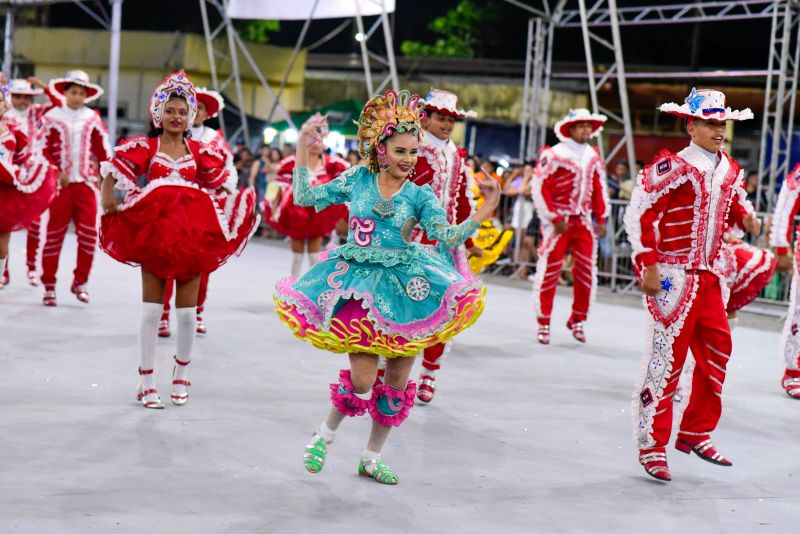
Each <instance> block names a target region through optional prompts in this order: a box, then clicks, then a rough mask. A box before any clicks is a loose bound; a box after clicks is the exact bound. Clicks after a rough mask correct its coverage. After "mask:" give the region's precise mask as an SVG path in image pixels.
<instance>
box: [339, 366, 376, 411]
mask: <svg viewBox="0 0 800 534" xmlns="http://www.w3.org/2000/svg"><path fill="white" fill-rule="evenodd" d="M331 402H332V403H333V405H334V406H335V407H336V409H337V410H339V412H340V413H341V414H342V415H344V416H346V417H356V416H358V415H364V414H365V413H367V405H368V404H369V401H366V400H364V399H362V398H359V397H358V396H357V395H356V388H355V387H353V382H352V380H350V370H349V369H342V370H341V371H339V381H338V382H336V383H333V384H331Z"/></svg>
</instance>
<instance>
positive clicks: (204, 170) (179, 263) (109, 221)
mask: <svg viewBox="0 0 800 534" xmlns="http://www.w3.org/2000/svg"><path fill="white" fill-rule="evenodd" d="M159 143H160V139H159V138H158V137H154V138H145V137H138V138H135V139H131V140H127V141H125V142H123V143H122V144H120V146H118V147H117V149H116V150H115V153H114V158H113V159H111V160H110V161H107V162H104V163H103V164H102V166H101V167H102V169H101V172H102V173H103V175H109V174H110V175H111V176H113V177H114V178H115V179H116V181H117V183H116V187H118V188H119V189H122V190H124V191H126V193H127V196H126V198H125V200H124V201H123V202H122V204H120V205H119V206H118V208H117V212H116V213H107V214H105V215H103V217H102V218H101V235H100V246H101V247H102V249H103V250H104V251H105V252H107V253H108V254H109V255H110V256H111V257H112V258H114V259H116V260H117V261H120V262H123V263H127V264H128V265H141V266H142V268H143V269H146V270H148V271H150V272H152V273H153V274H155V275H156V276H157V277H159V278H161V279H166V278H175V279H176V280H179V281H188V280H191V279H193V278H195V277H196V276H199V275H200V274H201V273H207V272H212V271H214V270H216V269H217V268H218V267H219V266H221V265H222V264H223V263H225V261H226V260H227V259H228V258H229V257H230V256H231V255H232V254H234V253H239V252H241V250H242V249H243V248H244V246H245V244H246V243H247V239H248V237H249V235H250V231H251V230H252V228H253V224H254V221H255V220H254V218H253V216H252V215H253V209H254V207H255V193H254V192H253V191H252V190H245V191H242V192H240V193H239V194H237V195H236V196H235V197H234V198H233V200H232V201H229V202H227V203H226V207H225V209H224V210H222V209H220V208H219V207H218V206H217V204H216V203H215V202H214V199H213V198H212V196H211V194H209V192H208V191H207V190H216V189H218V188H220V187H222V186H223V185H224V184H225V182H226V180H227V178H228V171H227V170H226V167H225V157H224V155H223V154H222V153H220V152H219V151H218V150H217V149H216V147H215V146H213V145H204V144H200V143H198V142H196V141H193V140H191V139H187V140H186V146H187V149H188V151H189V153H188V154H187V155H185V156H183V157H182V158H179V159H178V160H173V159H172V158H170V157H169V156H167V155H166V154H164V153H163V152H160V151H159ZM139 176H145V177H146V183H145V185H144V186H140V185H139V183H138V182H137V177H139Z"/></svg>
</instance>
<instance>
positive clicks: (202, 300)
mask: <svg viewBox="0 0 800 534" xmlns="http://www.w3.org/2000/svg"><path fill="white" fill-rule="evenodd" d="M208 276H209V273H203V274H202V275H200V288H199V289H198V291H197V315H202V314H203V310H205V307H206V295H207V294H208ZM174 291H175V279H174V278H167V279H166V280H165V281H164V312H163V313H162V314H161V320H162V321H167V320H169V310H170V301H171V300H172V293H173V292H174Z"/></svg>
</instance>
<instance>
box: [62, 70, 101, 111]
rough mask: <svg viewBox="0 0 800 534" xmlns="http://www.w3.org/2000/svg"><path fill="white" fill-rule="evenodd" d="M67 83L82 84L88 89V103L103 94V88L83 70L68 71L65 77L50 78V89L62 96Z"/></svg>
mask: <svg viewBox="0 0 800 534" xmlns="http://www.w3.org/2000/svg"><path fill="white" fill-rule="evenodd" d="M67 85H80V86H81V87H83V88H84V89H86V103H89V102H92V101H94V100H97V99H98V98H100V95H102V94H103V88H102V87H100V86H99V85H96V84H93V83H92V82H91V81H89V75H88V74H87V73H86V72H84V71H82V70H71V71H67V74H66V76H64V77H63V78H55V79H54V80H50V90H51V91H53V92H55V93H58V94H60V95H62V96H63V95H64V91H66V87H67Z"/></svg>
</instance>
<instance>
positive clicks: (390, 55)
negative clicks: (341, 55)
mask: <svg viewBox="0 0 800 534" xmlns="http://www.w3.org/2000/svg"><path fill="white" fill-rule="evenodd" d="M371 1H372V2H373V3H376V4H379V5H380V6H381V14H380V15H378V18H377V19H375V22H373V23H372V26H370V28H369V30H368V31H367V32H364V20H363V19H362V17H361V12H360V10H359V8H360V5H359V4H360V2H359V0H355V2H354V5H355V8H356V28H358V35H357V36H356V39H357V40H358V42H359V45H360V48H361V62H362V64H363V65H364V79H365V82H366V84H367V93H368V94H370V95H374V94H377V93H380V92H381V91H383V90H384V89H385V88H386V86H387V85H389V83H390V82H391V84H392V85H391V87H392V89H395V90H397V89H399V88H400V83H399V82H398V79H397V63H396V61H395V57H394V42H393V39H392V26H391V24H390V23H389V16H388V15H387V13H386V8H385V6H384V2H383V0H371ZM378 28H380V30H381V33H383V42H384V45H385V47H386V55H385V56H384V55H382V54H380V53H378V52H377V51H376V50H375V49H374V47H373V50H370V48H369V43H370V39H371V38H372V37H373V36H374V35H375V32H376V31H377V30H378ZM370 59H372V60H374V61H375V62H377V63H378V64H380V65H382V66H383V67H384V68H385V69H386V71H388V72H387V74H386V77H385V78H384V79H383V80H382V81H381V83H379V84H378V85H377V86H376V85H374V84H373V68H372V65H371V62H370Z"/></svg>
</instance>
